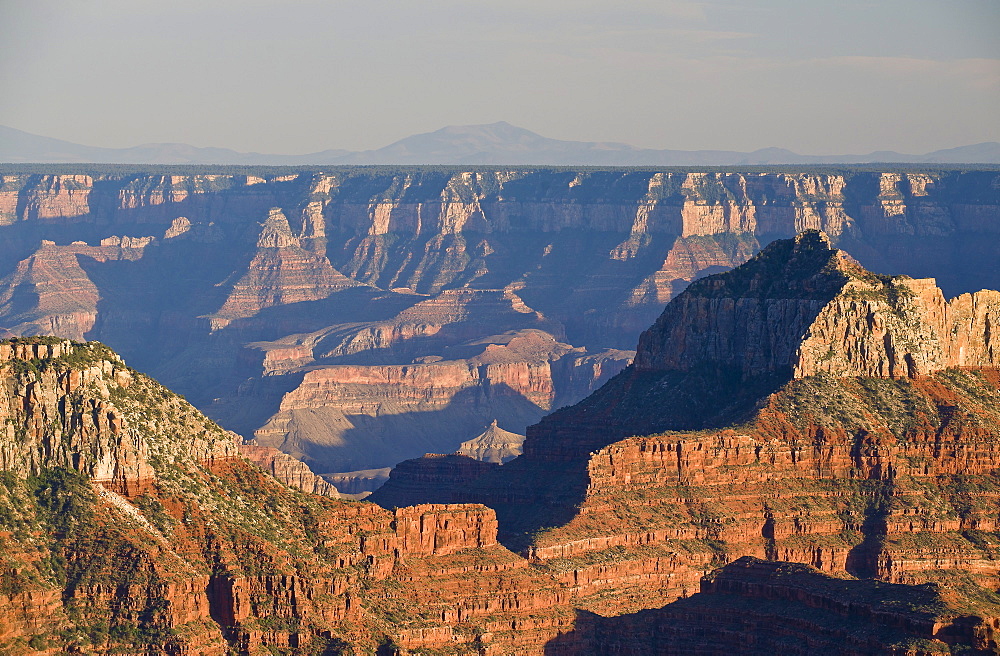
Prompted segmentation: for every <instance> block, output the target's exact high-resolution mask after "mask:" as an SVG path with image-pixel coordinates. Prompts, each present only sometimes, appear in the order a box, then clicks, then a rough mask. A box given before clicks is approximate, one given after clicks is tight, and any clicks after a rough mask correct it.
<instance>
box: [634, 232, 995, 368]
mask: <svg viewBox="0 0 1000 656" xmlns="http://www.w3.org/2000/svg"><path fill="white" fill-rule="evenodd" d="M998 320H1000V293H998V292H989V291H983V292H977V293H976V294H975V295H963V296H961V297H959V298H957V299H954V300H953V301H951V302H950V303H946V302H945V300H944V296H943V294H942V293H941V290H939V289H938V288H937V287H936V285H935V282H934V280H933V279H923V280H914V279H912V278H909V277H907V276H883V275H878V274H875V273H872V272H870V271H867V270H866V269H864V268H863V267H862V266H860V265H859V264H858V263H857V262H856V261H855V260H854V259H853V258H851V257H850V256H849V255H847V254H846V253H844V252H843V251H839V250H837V249H835V248H834V247H833V245H832V242H831V240H830V238H829V237H828V236H826V235H825V234H823V233H822V232H819V231H817V230H809V231H805V232H803V233H801V234H799V235H797V236H796V237H795V238H793V239H783V240H778V241H775V242H773V243H771V244H770V245H769V246H767V247H766V248H765V249H764V250H762V251H761V252H760V253H758V254H757V255H756V256H754V257H753V258H751V259H750V260H749V261H748V262H747V263H746V264H743V265H742V266H739V267H737V268H735V269H733V270H732V271H729V272H726V273H721V274H717V275H714V276H710V277H708V278H703V279H701V280H699V281H696V282H694V283H692V284H691V285H690V286H689V287H688V289H687V290H685V291H684V292H683V293H682V294H681V295H679V296H678V297H677V298H675V299H674V300H673V301H671V302H670V303H669V304H668V305H667V307H666V309H665V310H664V311H663V314H662V315H661V316H660V318H659V319H657V321H656V323H655V324H654V325H653V327H652V328H650V329H649V330H647V331H646V332H645V333H643V335H642V337H641V338H640V341H639V349H638V354H637V355H636V359H635V366H636V368H637V369H639V370H646V371H684V372H692V371H696V370H716V371H728V372H729V373H730V375H736V376H738V377H739V378H742V379H744V380H746V379H753V378H757V377H760V376H764V375H774V374H778V375H781V376H785V375H790V376H793V377H796V378H798V377H803V376H808V375H812V374H815V373H820V372H825V373H829V374H833V375H836V376H844V377H846V376H868V377H876V378H900V377H910V378H912V377H916V376H920V375H926V374H928V373H931V372H933V371H938V370H941V369H944V368H946V367H950V366H996V365H997V364H998V363H1000V349H997V348H995V347H994V346H993V344H992V342H991V335H990V328H989V326H991V325H995V324H996V322H997V321H998Z"/></svg>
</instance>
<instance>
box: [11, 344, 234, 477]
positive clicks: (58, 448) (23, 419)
mask: <svg viewBox="0 0 1000 656" xmlns="http://www.w3.org/2000/svg"><path fill="white" fill-rule="evenodd" d="M0 366H3V368H4V370H5V372H4V375H3V377H2V378H0V380H2V381H3V382H4V390H3V398H2V401H0V419H2V420H3V425H4V433H3V437H2V440H0V468H2V469H3V470H4V471H9V472H14V473H15V474H16V475H17V476H20V477H25V476H39V475H40V474H41V473H42V472H43V471H45V470H46V469H50V468H53V467H64V468H68V469H72V470H75V471H78V472H80V473H81V474H83V475H85V476H86V477H88V478H89V479H91V480H94V481H96V482H100V483H105V484H107V485H108V486H109V487H110V488H112V489H115V490H119V491H123V492H126V493H135V491H136V490H139V489H142V488H143V487H144V486H146V485H147V484H148V483H149V482H150V480H151V479H152V478H153V477H154V472H153V469H152V467H151V466H150V464H149V460H150V459H151V458H153V457H164V456H167V455H168V454H167V453H164V452H163V451H159V452H158V450H157V447H156V446H155V445H153V444H151V440H150V432H151V431H155V430H156V427H157V418H158V417H160V416H162V415H163V414H171V415H177V413H180V414H179V415H178V417H179V420H180V422H181V423H182V425H184V426H185V427H186V428H188V429H193V428H194V427H196V426H197V427H201V428H203V429H204V430H202V431H201V432H200V433H198V434H197V435H196V436H194V437H185V438H183V439H182V440H178V441H177V442H176V443H174V444H171V445H170V448H171V449H173V450H174V451H173V454H174V455H176V453H178V452H179V451H180V450H181V449H183V450H184V454H185V456H186V457H188V458H192V459H195V460H197V461H202V462H214V461H215V460H218V459H225V458H231V457H234V456H235V455H236V453H237V448H236V442H235V441H234V438H235V437H236V436H233V435H231V434H228V435H227V434H226V433H225V432H224V431H221V430H220V429H218V427H215V426H214V425H209V424H208V423H207V422H204V420H203V419H200V418H199V417H198V416H196V415H194V414H193V413H192V412H191V411H190V408H189V407H187V404H186V403H184V402H183V401H181V400H180V399H178V398H177V397H176V395H173V394H172V393H168V392H165V390H162V388H161V390H156V389H155V388H156V387H158V386H155V384H150V383H148V382H147V381H145V380H142V379H137V377H136V376H135V375H134V373H133V372H132V371H131V370H129V369H128V368H127V367H126V366H125V365H124V363H123V362H122V360H121V358H119V357H118V356H117V355H115V354H114V353H113V352H111V351H110V349H108V348H107V347H105V346H103V345H102V344H99V343H90V344H79V343H73V342H70V341H68V340H59V339H56V338H36V339H33V338H23V341H22V340H20V339H15V340H9V341H7V342H3V343H0ZM130 394H132V395H135V394H141V395H143V396H149V399H150V402H149V404H148V405H149V406H150V407H149V409H148V412H149V413H150V415H148V418H147V416H144V417H143V419H144V421H135V420H133V421H128V420H126V419H125V418H124V417H125V414H126V410H125V408H126V407H128V406H129V401H128V400H127V399H126V398H125V397H126V396H127V395H130ZM152 394H156V395H157V396H155V397H153V396H152ZM192 434H194V433H193V430H192Z"/></svg>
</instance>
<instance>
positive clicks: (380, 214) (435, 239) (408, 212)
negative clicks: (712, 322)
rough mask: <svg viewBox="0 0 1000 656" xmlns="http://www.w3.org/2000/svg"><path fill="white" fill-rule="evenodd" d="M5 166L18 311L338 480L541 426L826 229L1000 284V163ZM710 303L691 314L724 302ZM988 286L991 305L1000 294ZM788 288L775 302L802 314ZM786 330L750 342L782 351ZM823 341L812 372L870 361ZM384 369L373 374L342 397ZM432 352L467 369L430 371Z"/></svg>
mask: <svg viewBox="0 0 1000 656" xmlns="http://www.w3.org/2000/svg"><path fill="white" fill-rule="evenodd" d="M0 178H2V180H0V236H2V239H0V327H2V328H3V329H6V330H8V331H10V332H11V333H12V334H23V335H27V334H51V335H58V336H62V337H67V338H72V339H76V340H84V339H99V340H101V341H103V342H105V343H107V344H109V345H111V346H113V347H114V348H115V349H117V350H118V351H119V352H121V353H123V355H124V356H125V357H126V358H127V359H128V361H129V362H130V363H133V364H134V365H135V366H137V367H139V368H140V369H141V370H143V371H147V372H150V373H152V374H155V375H156V376H157V377H158V378H160V379H162V380H163V381H164V382H166V383H168V384H169V385H170V386H171V387H172V388H175V389H177V390H178V391H180V392H181V393H183V394H185V395H186V396H187V397H188V398H189V399H191V400H192V401H193V402H194V403H195V405H196V406H197V407H199V408H202V409H204V410H206V411H207V412H209V413H210V414H211V415H212V416H213V417H215V418H216V419H218V420H220V421H221V422H222V423H223V425H225V426H226V427H227V428H229V429H231V430H234V431H236V432H238V433H239V434H241V435H243V436H244V437H248V438H250V437H254V436H256V438H257V439H258V441H259V442H260V444H261V445H266V446H270V447H273V448H278V449H280V450H283V451H286V452H288V453H290V454H293V455H295V456H296V457H300V458H302V459H304V460H305V461H306V462H307V463H308V464H309V465H310V466H311V467H312V469H313V470H314V471H316V472H319V473H336V472H348V471H356V470H362V469H372V468H382V467H386V466H391V465H394V464H395V463H397V462H399V461H401V460H403V459H406V458H411V457H417V456H420V455H421V454H422V453H423V452H434V453H451V452H454V451H455V450H456V449H458V448H459V447H460V445H461V444H462V443H463V442H466V441H468V440H471V439H473V438H475V437H476V436H477V435H479V433H480V432H481V431H482V428H483V426H485V425H487V424H488V423H489V422H491V421H492V420H494V419H497V420H499V422H500V425H501V426H503V427H504V428H505V429H507V430H510V431H512V432H515V433H518V434H523V433H524V432H525V429H526V427H527V426H528V425H530V424H533V423H535V422H536V421H538V420H539V419H540V418H541V417H542V416H543V415H545V414H546V413H548V412H550V411H551V410H553V409H556V408H559V407H561V406H565V405H571V404H573V403H575V402H577V401H579V400H580V399H582V398H583V397H585V396H586V395H587V394H589V393H590V392H592V391H593V390H595V389H596V388H597V387H599V386H600V385H602V384H603V383H604V382H606V381H607V380H609V379H610V378H611V377H613V376H614V375H615V374H617V373H618V372H619V371H621V370H622V369H623V368H624V367H625V366H626V365H627V364H628V363H629V362H630V361H631V358H632V355H633V353H632V351H631V350H632V349H634V348H635V345H636V342H637V338H638V336H639V334H640V333H641V332H642V331H643V330H645V329H646V328H648V327H649V326H650V324H651V323H653V321H654V320H655V319H656V318H657V317H658V316H659V315H660V313H661V311H662V309H663V307H664V305H665V303H666V302H667V301H669V300H670V299H671V298H673V297H675V296H676V295H677V294H678V293H679V292H681V291H682V290H683V289H684V288H686V286H687V285H688V283H689V282H690V281H692V280H694V279H696V278H700V277H704V276H706V275H709V274H713V273H718V272H720V271H724V270H727V269H729V268H731V267H733V266H735V265H738V264H740V263H742V262H744V261H746V260H747V259H748V258H750V257H751V256H752V255H753V254H754V253H755V252H757V251H758V250H759V249H760V247H761V246H762V245H763V244H766V243H767V242H769V241H771V240H772V239H774V238H776V237H790V236H792V235H794V234H796V233H798V232H801V231H802V230H805V229H819V230H823V231H825V233H826V234H827V235H829V237H830V239H831V241H832V243H833V244H835V245H836V246H837V247H841V248H845V249H846V250H848V251H849V252H851V253H852V255H853V256H854V257H855V258H857V260H858V261H859V262H861V263H863V264H864V265H865V266H867V267H869V268H870V269H872V270H875V271H891V272H894V273H906V274H909V275H910V276H912V277H914V278H915V279H924V278H927V277H929V276H934V277H935V278H936V279H937V281H938V284H940V286H941V288H942V289H943V290H944V293H945V295H946V296H949V297H950V296H953V295H957V294H964V293H969V294H971V293H974V292H977V291H978V290H979V289H981V288H1000V271H998V270H997V268H996V266H995V265H994V263H995V262H996V261H997V258H998V255H1000V245H998V244H1000V240H997V239H996V238H995V236H996V234H997V231H998V230H1000V228H998V226H1000V220H998V218H997V217H998V215H1000V209H998V208H1000V197H998V192H997V189H1000V185H998V184H997V174H996V173H995V172H975V171H971V172H931V173H929V172H907V171H904V170H885V171H878V172H867V171H866V172H848V173H843V172H822V171H812V172H801V173H792V172H772V173H767V172H754V173H739V172H705V171H691V172H685V171H671V172H666V171H642V170H627V171H626V170H608V171H599V170H586V171H583V170H581V171H572V170H554V169H518V168H511V169H509V170H503V169H490V170H475V169H466V170H462V169H440V170H439V169H423V170H421V169H393V168H379V169H342V170H338V171H332V172H326V173H296V174H286V173H282V174H275V173H274V172H268V171H266V170H261V171H257V172H253V173H252V174H250V175H243V174H240V175H233V174H223V173H218V174H201V175H174V174H171V175H163V174H150V173H128V174H124V173H115V174H109V173H101V172H98V171H94V172H91V173H79V172H72V173H68V172H65V171H59V170H57V169H53V170H52V171H51V172H50V173H48V174H44V175H16V174H11V175H4V176H0ZM912 291H913V292H914V294H918V295H919V294H923V293H924V292H923V291H921V290H919V289H916V288H914V289H913V290H912ZM858 293H860V292H858ZM807 300H808V299H807ZM812 300H816V299H812ZM845 302H846V301H845ZM851 302H861V301H860V299H855V301H851ZM963 302H965V301H963ZM699 303H701V306H699V307H694V306H692V307H690V308H688V311H690V312H702V313H705V314H706V316H709V315H714V314H715V313H716V312H718V311H720V309H719V308H716V307H715V306H714V305H713V303H716V304H717V303H718V301H712V300H711V299H707V300H703V301H699ZM968 304H969V307H968V309H967V310H965V311H967V312H969V313H971V314H970V317H972V315H975V313H976V312H978V310H977V309H976V308H977V307H979V305H980V304H981V303H980V300H977V299H972V298H970V300H969V301H968ZM744 305H746V302H744ZM772 305H773V307H770V306H769V307H768V308H764V307H763V306H761V307H760V308H758V310H759V311H766V312H768V313H782V312H786V311H787V312H791V311H792V309H791V308H790V307H789V308H785V309H781V308H779V307H778V306H777V305H774V304H772ZM956 308H957V306H956ZM800 310H801V308H800ZM751 311H752V310H750V309H749V307H741V308H735V309H734V310H733V312H731V313H730V314H729V315H728V316H730V319H733V320H737V321H742V320H744V319H746V318H747V317H748V316H749V315H747V313H748V312H751ZM753 311H757V310H753ZM796 311H798V310H796ZM957 311H958V310H957V309H956V310H954V312H957ZM831 312H833V311H832V310H831ZM954 312H953V314H954ZM723 314H725V312H723ZM828 314H829V313H828ZM834 315H836V312H833V314H832V315H831V316H834ZM720 316H722V315H720ZM768 316H770V314H769V315H768ZM775 316H776V317H777V314H775ZM778 318H783V319H788V320H791V317H786V316H784V315H782V316H781V317H778ZM971 320H973V321H976V320H982V321H985V317H981V318H980V319H975V318H974V317H972V319H971ZM814 328H815V329H816V330H817V331H819V330H821V326H820V325H819V324H817V325H816V326H814ZM822 330H841V327H839V326H834V325H829V326H826V327H825V328H822ZM844 330H846V328H844ZM852 330H853V329H852ZM886 330H888V331H889V332H888V333H886V334H895V333H893V332H892V331H893V328H892V327H891V326H888V327H886ZM540 333H544V334H545V335H544V336H543V335H541V334H540ZM852 334H853V333H852ZM762 337H764V338H766V339H765V341H763V342H761V343H760V344H758V345H752V346H754V348H756V352H754V349H750V350H749V351H748V353H747V354H746V356H745V357H747V358H749V359H750V360H755V359H756V360H760V359H761V358H764V359H766V358H769V357H771V355H769V354H768V353H765V349H769V348H771V347H772V346H776V345H772V344H769V343H768V342H767V340H769V339H770V338H771V336H770V335H763V336H762ZM873 339H874V337H873ZM745 341H746V340H745ZM718 346H719V348H722V346H723V345H721V344H720V345H718ZM730 346H738V344H735V343H734V344H732V345H730ZM871 346H872V345H871V344H861V343H858V344H857V345H856V347H857V349H867V348H869V347H871ZM963 347H964V349H965V351H964V353H965V355H963V354H962V352H956V353H955V354H950V353H949V354H945V355H942V357H944V358H946V359H947V358H958V359H959V360H962V358H967V359H968V358H972V359H969V360H968V362H969V364H970V365H971V364H973V363H974V359H975V358H976V357H979V356H978V355H976V354H977V353H980V352H981V351H982V348H984V346H982V345H976V344H971V343H970V344H968V345H958V346H956V347H955V348H958V349H960V350H961V349H962V348H963ZM650 348H654V345H650ZM809 348H810V347H808V345H807V347H806V351H805V352H804V353H803V358H804V359H803V360H802V362H801V363H799V365H796V366H800V367H802V372H803V373H807V372H812V371H814V370H821V369H823V368H826V369H829V368H831V367H841V366H846V365H845V362H846V361H845V362H837V361H834V360H822V359H821V358H822V356H823V353H819V352H817V353H812V355H810V354H809V352H808V351H809ZM891 351H892V353H893V354H894V355H893V356H892V357H894V358H896V359H895V360H892V361H890V356H889V354H888V353H887V354H886V356H885V358H884V361H883V362H882V363H881V364H879V365H875V364H872V366H882V367H884V368H886V370H887V371H888V369H890V368H891V369H893V371H896V370H899V371H903V370H904V369H905V368H906V367H907V366H909V365H907V363H906V360H905V358H906V355H907V353H908V352H909V351H907V347H906V346H905V345H902V344H895V343H894V344H893V345H892V348H891ZM858 353H860V351H858ZM845 357H848V356H845ZM849 357H850V358H851V359H850V362H860V361H861V360H857V358H856V357H855V355H851V356H849ZM935 357H936V356H935ZM862 360H864V358H862ZM761 362H762V360H761ZM748 363H749V362H748ZM923 364H925V365H931V364H933V363H930V362H928V363H923ZM852 366H853V365H852ZM914 366H916V367H917V368H918V369H919V367H920V366H922V365H921V363H919V362H915V365H914ZM428 367H433V368H432V369H427V368H428ZM368 368H371V369H370V371H369V372H368V374H365V375H362V376H361V377H362V378H363V379H364V380H365V381H367V382H365V383H364V384H363V385H362V386H361V387H354V388H352V389H351V390H350V391H346V388H345V387H343V386H341V387H340V388H338V391H336V392H335V393H332V394H331V395H325V394H321V393H317V385H315V383H316V382H317V381H318V380H320V379H323V380H328V381H333V382H330V385H331V386H336V385H340V383H335V381H338V380H340V381H343V380H346V379H344V377H345V376H347V377H348V378H351V377H353V376H355V375H356V374H357V375H361V374H360V372H361V371H362V370H364V369H368ZM817 368H818V369H817ZM403 369H406V370H407V373H406V374H405V375H404V374H402V373H401V372H402V370H403ZM424 369H426V370H427V371H434V372H438V373H440V372H443V371H444V370H445V369H447V370H449V371H451V373H450V374H449V376H450V379H451V380H452V383H454V384H450V385H448V386H444V387H441V388H437V387H434V388H430V387H428V386H427V385H426V383H424V382H420V381H421V380H423V379H422V377H421V375H419V373H418V372H420V371H421V370H424ZM460 369H461V370H464V373H462V372H460V371H459V370H460ZM452 370H454V371H452ZM351 372H353V373H351ZM415 372H416V373H415ZM459 374H460V375H459ZM456 376H458V377H459V378H462V379H463V381H464V382H461V383H458V382H456V381H457V380H458V378H456ZM351 380H354V378H351ZM359 380H360V379H359ZM380 380H382V382H379V381H380ZM344 384H345V385H356V383H354V382H351V383H344ZM331 389H332V388H331ZM346 397H350V400H349V401H345V398H346ZM341 406H344V407H346V406H350V410H349V412H347V413H341V411H340V410H339V409H338V408H340V407H341ZM342 415H343V416H342Z"/></svg>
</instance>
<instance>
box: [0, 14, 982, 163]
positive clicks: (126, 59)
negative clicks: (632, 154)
mask: <svg viewBox="0 0 1000 656" xmlns="http://www.w3.org/2000/svg"><path fill="white" fill-rule="evenodd" d="M0 85H2V86H0V89H2V90H3V91H2V95H0V124H3V125H8V126H10V127H14V128H18V129H21V130H25V131H28V132H33V133H36V134H42V135H46V136H51V137H57V138H60V139H66V140H69V141H74V142H77V143H84V144H88V145H95V146H108V147H125V146H132V145H137V144H140V143H148V142H165V141H176V142H184V143H190V144H193V145H196V146H219V147H227V148H233V149H236V150H241V151H258V152H270V153H287V154H298V153H307V152H314V151H318V150H324V149H327V148H347V149H352V150H361V149H369V148H379V147H381V146H384V145H387V144H388V143H390V142H392V141H395V140H397V139H400V138H402V137H405V136H409V135H411V134H414V133H419V132H429V131H432V130H436V129H438V128H441V127H444V126H446V125H465V124H474V123H492V122H494V121H500V120H504V121H509V122H510V123H513V124H514V125H518V126H521V127H525V128H528V129H530V130H534V131H535V132H538V133H540V134H542V135H544V136H548V137H553V138H558V139H572V140H581V141H623V142H626V143H631V144H634V145H637V146H643V147H649V148H673V149H685V150H689V149H703V148H711V149H727V150H753V149H756V148H762V147H767V146H779V147H785V148H790V149H792V150H795V151H798V152H802V153H810V154H843V153H865V152H870V151H873V150H884V149H891V150H897V151H902V152H913V153H922V152H927V151H930V150H935V149H938V148H948V147H953V146H959V145H966V144H971V143H978V142H982V141H1000V0H840V1H837V0H830V1H825V2H820V1H816V0H742V1H737V0H706V1H704V2H693V1H692V2H688V1H686V0H635V1H630V0H572V1H571V0H492V1H490V2H486V1H483V0H315V1H314V0H280V1H279V0H156V1H155V2H154V1H151V0H0Z"/></svg>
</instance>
